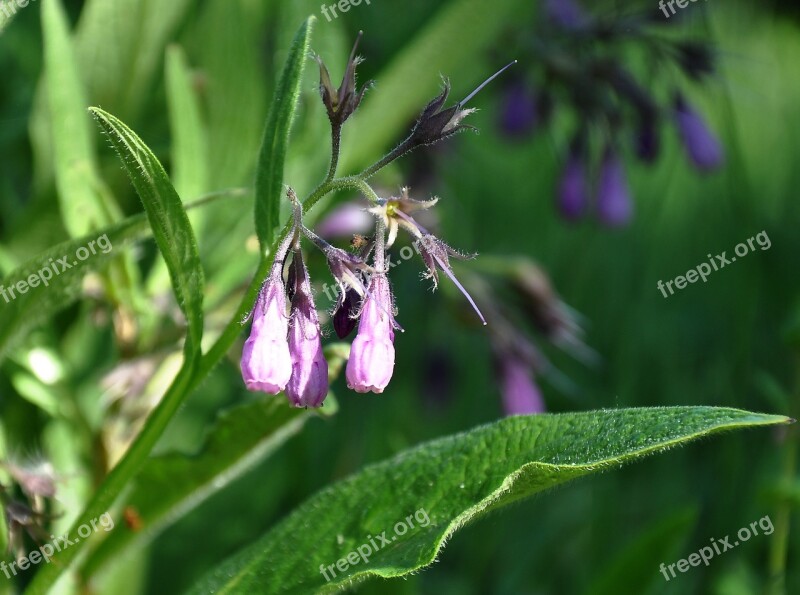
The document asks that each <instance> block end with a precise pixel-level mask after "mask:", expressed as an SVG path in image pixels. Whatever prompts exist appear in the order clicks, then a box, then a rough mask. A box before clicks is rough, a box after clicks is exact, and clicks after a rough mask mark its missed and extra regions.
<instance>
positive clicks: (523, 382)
mask: <svg viewBox="0 0 800 595" xmlns="http://www.w3.org/2000/svg"><path fill="white" fill-rule="evenodd" d="M500 387H501V391H502V395H503V409H504V410H505V412H506V415H526V414H529V413H544V412H545V406H544V400H543V399H542V393H541V392H540V390H539V387H538V386H536V382H534V380H533V375H532V373H531V369H530V366H528V365H527V364H526V363H525V362H523V361H522V360H520V359H517V358H513V357H512V358H509V359H506V360H504V361H502V362H501V364H500Z"/></svg>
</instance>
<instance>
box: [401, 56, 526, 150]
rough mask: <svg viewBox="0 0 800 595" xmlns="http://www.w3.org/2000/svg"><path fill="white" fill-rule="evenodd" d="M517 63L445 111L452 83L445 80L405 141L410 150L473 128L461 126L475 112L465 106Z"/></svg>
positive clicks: (500, 71) (505, 67) (493, 76)
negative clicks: (440, 89) (440, 90)
mask: <svg viewBox="0 0 800 595" xmlns="http://www.w3.org/2000/svg"><path fill="white" fill-rule="evenodd" d="M516 62H517V61H516V60H514V61H513V62H511V63H509V64H507V65H506V66H504V67H503V68H501V69H500V70H498V71H497V72H496V73H494V74H493V75H492V76H490V77H489V78H488V79H486V80H485V81H484V82H482V83H481V84H480V85H478V88H476V89H475V90H474V91H473V92H472V93H470V94H469V95H467V97H466V98H465V99H464V100H463V101H461V102H459V103H457V104H455V105H454V106H452V107H449V108H447V109H445V110H443V109H442V108H443V107H444V104H445V102H446V101H447V96H448V95H450V81H448V80H447V79H445V80H444V89H442V92H441V93H440V94H439V95H438V96H437V97H435V98H434V99H433V100H432V101H431V102H430V103H429V104H428V105H426V106H425V109H423V110H422V113H421V114H420V116H419V119H417V123H416V124H415V125H414V128H413V129H412V130H411V135H410V136H409V137H408V139H407V140H406V141H405V142H406V143H407V144H408V148H409V149H413V148H415V147H418V146H420V145H432V144H434V143H437V142H439V141H440V140H442V139H445V138H449V137H451V136H453V135H454V134H456V133H457V132H461V131H462V130H466V129H468V128H472V126H466V125H464V124H461V121H462V120H463V119H464V118H466V117H467V116H468V115H470V114H471V113H472V112H474V111H475V110H474V109H471V108H469V109H464V105H465V104H466V103H467V102H468V101H469V100H470V99H472V98H473V97H474V96H475V95H476V94H477V93H478V92H479V91H480V90H481V89H483V88H484V87H485V86H486V85H488V84H489V83H490V82H492V81H493V80H494V79H495V78H497V77H498V76H499V75H500V74H501V73H503V71H505V70H506V69H507V68H508V67H509V66H511V65H512V64H516Z"/></svg>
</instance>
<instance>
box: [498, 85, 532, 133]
mask: <svg viewBox="0 0 800 595" xmlns="http://www.w3.org/2000/svg"><path fill="white" fill-rule="evenodd" d="M537 116H538V112H537V107H536V98H535V97H534V95H533V93H531V92H530V90H529V89H528V88H527V87H526V86H525V84H524V83H522V82H521V81H518V82H515V83H512V84H511V85H510V86H509V87H508V89H507V90H506V92H505V95H504V97H503V112H502V115H501V119H500V128H501V129H502V131H503V132H504V133H506V134H507V135H508V136H515V137H520V136H524V135H526V134H529V133H530V132H531V131H532V130H533V129H534V128H535V126H536V123H537V119H538V117H537Z"/></svg>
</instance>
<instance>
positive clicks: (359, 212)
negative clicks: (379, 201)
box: [315, 202, 373, 238]
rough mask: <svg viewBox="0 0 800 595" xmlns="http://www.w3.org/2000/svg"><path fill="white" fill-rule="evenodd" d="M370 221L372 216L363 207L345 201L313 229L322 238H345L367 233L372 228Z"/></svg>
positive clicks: (371, 221)
mask: <svg viewBox="0 0 800 595" xmlns="http://www.w3.org/2000/svg"><path fill="white" fill-rule="evenodd" d="M372 223H373V218H372V216H371V215H370V214H369V213H368V212H367V211H366V209H364V207H362V206H359V205H358V204H356V203H354V202H346V203H344V204H342V205H340V206H338V207H336V208H334V209H333V210H331V211H330V212H329V213H328V214H327V215H326V216H325V218H324V219H323V220H322V221H320V222H319V224H318V225H317V227H316V230H315V231H316V232H317V234H318V235H320V236H322V237H323V238H346V237H350V236H352V235H353V234H363V233H367V232H368V231H369V230H370V229H372Z"/></svg>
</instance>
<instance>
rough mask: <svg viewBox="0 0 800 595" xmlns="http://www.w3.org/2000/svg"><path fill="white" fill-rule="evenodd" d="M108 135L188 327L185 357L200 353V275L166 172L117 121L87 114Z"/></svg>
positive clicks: (97, 110) (95, 110) (180, 207)
mask: <svg viewBox="0 0 800 595" xmlns="http://www.w3.org/2000/svg"><path fill="white" fill-rule="evenodd" d="M90 111H91V112H92V115H94V116H95V118H96V119H97V122H98V123H99V124H100V126H101V128H102V129H103V131H104V132H105V133H106V134H107V135H108V138H109V140H110V141H111V144H112V145H113V146H114V148H115V149H116V151H117V153H118V154H119V156H120V159H121V160H122V163H123V165H124V167H125V171H126V172H127V174H128V177H129V178H130V179H131V182H132V183H133V186H134V187H135V188H136V192H137V193H138V194H139V197H140V198H141V199H142V204H143V205H144V209H145V212H146V213H147V218H148V220H149V221H150V227H152V229H153V237H154V238H155V240H156V244H158V248H159V250H160V251H161V254H162V255H163V257H164V261H165V262H166V263H167V269H168V270H169V274H170V277H171V278H172V286H173V290H174V291H175V295H176V297H177V300H178V305H179V306H180V308H181V310H182V311H183V313H184V314H185V315H186V320H187V323H188V327H189V330H188V337H187V342H186V345H187V352H189V351H192V350H196V351H199V349H200V339H201V337H202V334H203V269H202V267H201V265H200V256H199V255H198V252H197V243H196V242H195V238H194V232H193V231H192V226H191V224H190V223H189V218H188V217H187V215H186V211H185V210H184V209H183V205H182V204H181V199H180V197H179V196H178V193H177V192H176V191H175V188H174V187H173V186H172V184H171V183H170V181H169V177H167V172H165V171H164V167H163V166H162V165H161V162H159V160H158V158H157V157H156V156H155V155H154V154H153V152H152V151H151V150H150V149H149V147H148V146H147V145H145V144H144V142H143V141H142V140H141V139H140V138H139V137H138V136H137V135H136V133H135V132H133V131H132V130H131V129H130V128H128V127H127V126H126V125H125V124H124V123H122V122H121V121H120V120H118V119H117V118H115V117H114V116H112V115H111V114H109V113H107V112H105V111H103V110H101V109H100V108H96V107H93V108H91V110H90Z"/></svg>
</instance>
